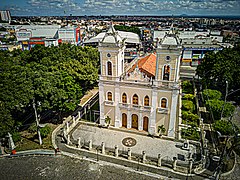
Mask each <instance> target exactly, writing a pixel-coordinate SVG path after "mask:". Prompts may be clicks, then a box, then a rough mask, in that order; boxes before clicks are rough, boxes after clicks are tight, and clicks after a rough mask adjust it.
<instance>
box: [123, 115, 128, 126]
mask: <svg viewBox="0 0 240 180" xmlns="http://www.w3.org/2000/svg"><path fill="white" fill-rule="evenodd" d="M122 127H125V128H127V115H126V114H125V113H123V114H122Z"/></svg>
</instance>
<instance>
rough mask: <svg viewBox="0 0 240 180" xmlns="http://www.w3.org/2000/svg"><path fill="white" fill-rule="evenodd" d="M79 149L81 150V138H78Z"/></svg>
mask: <svg viewBox="0 0 240 180" xmlns="http://www.w3.org/2000/svg"><path fill="white" fill-rule="evenodd" d="M78 148H79V149H80V148H81V137H79V138H78Z"/></svg>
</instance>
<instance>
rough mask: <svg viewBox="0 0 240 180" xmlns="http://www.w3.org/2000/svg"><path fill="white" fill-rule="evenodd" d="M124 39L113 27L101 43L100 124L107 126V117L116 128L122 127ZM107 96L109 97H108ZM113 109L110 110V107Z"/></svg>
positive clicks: (99, 46)
mask: <svg viewBox="0 0 240 180" xmlns="http://www.w3.org/2000/svg"><path fill="white" fill-rule="evenodd" d="M124 50H125V43H124V39H122V38H121V36H120V35H119V34H118V32H117V31H116V30H115V29H114V27H113V25H111V26H110V27H109V29H108V31H107V32H106V34H105V35H104V37H103V39H102V41H100V42H99V45H98V51H99V52H100V66H101V74H100V78H99V105H100V124H101V125H104V124H105V118H106V116H109V117H110V118H111V119H112V123H114V126H115V127H120V125H121V122H120V108H119V102H120V88H119V84H118V82H119V81H120V77H121V75H122V74H123V72H124ZM106 94H107V95H106ZM106 104H110V105H111V106H112V107H111V108H110V107H109V106H108V105H107V106H105V105H106Z"/></svg>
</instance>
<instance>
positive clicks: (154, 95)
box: [148, 88, 157, 135]
mask: <svg viewBox="0 0 240 180" xmlns="http://www.w3.org/2000/svg"><path fill="white" fill-rule="evenodd" d="M156 106H157V89H156V88H154V89H153V90H152V108H151V113H150V118H149V128H148V132H149V133H150V134H152V135H153V134H155V132H156V108H157V107H156Z"/></svg>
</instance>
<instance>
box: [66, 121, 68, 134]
mask: <svg viewBox="0 0 240 180" xmlns="http://www.w3.org/2000/svg"><path fill="white" fill-rule="evenodd" d="M66 127H67V134H68V133H69V122H66Z"/></svg>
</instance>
